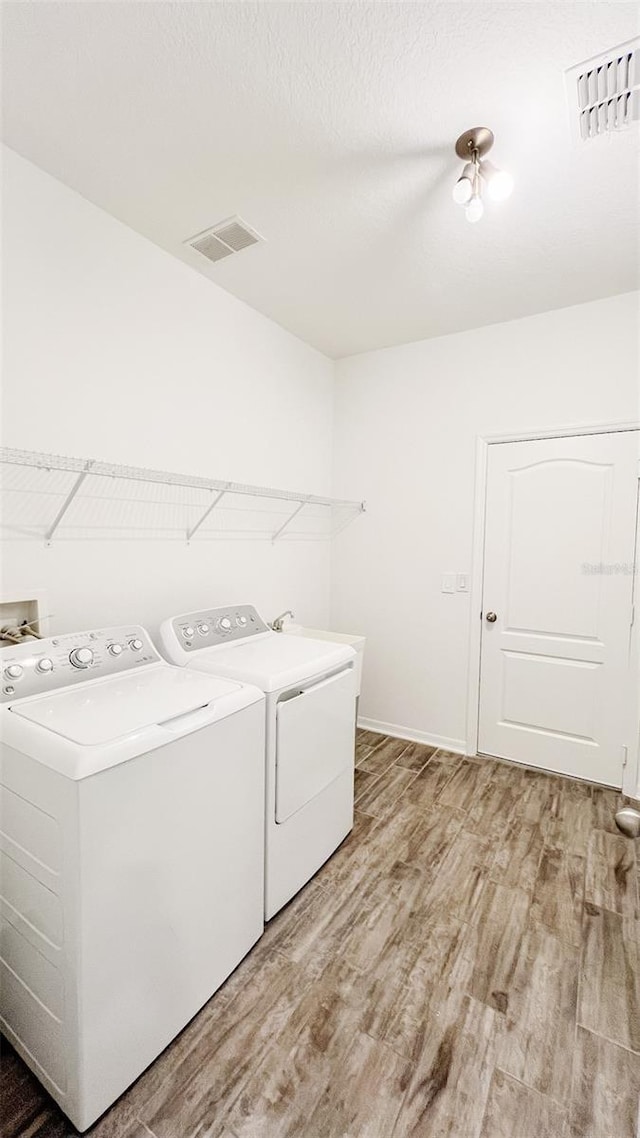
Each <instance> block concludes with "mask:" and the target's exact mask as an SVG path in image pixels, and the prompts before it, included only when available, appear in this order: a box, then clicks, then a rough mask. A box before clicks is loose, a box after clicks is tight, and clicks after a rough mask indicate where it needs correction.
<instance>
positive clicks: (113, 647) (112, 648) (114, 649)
mask: <svg viewBox="0 0 640 1138" xmlns="http://www.w3.org/2000/svg"><path fill="white" fill-rule="evenodd" d="M109 654H110V655H111V656H121V655H122V644H110V645H109Z"/></svg>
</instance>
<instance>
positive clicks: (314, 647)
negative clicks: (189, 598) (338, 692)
mask: <svg viewBox="0 0 640 1138" xmlns="http://www.w3.org/2000/svg"><path fill="white" fill-rule="evenodd" d="M355 658H356V654H355V652H354V650H353V648H350V647H348V646H347V645H346V644H336V643H333V642H331V641H328V640H311V639H310V638H307V637H304V638H303V637H298V636H283V635H282V633H281V632H268V633H263V634H262V635H260V636H251V637H248V638H247V639H246V640H238V641H235V642H230V643H229V644H221V645H217V646H215V647H213V648H201V649H200V650H199V651H197V652H191V653H189V657H188V659H189V664H190V666H191V667H192V668H194V669H195V668H198V669H202V670H203V671H207V672H217V673H218V675H222V676H229V677H231V678H232V679H234V680H240V681H241V682H243V683H246V684H255V686H256V687H258V688H260V689H261V690H262V691H264V692H273V691H280V690H281V689H282V688H285V687H287V686H288V685H289V684H297V683H301V682H303V681H304V680H308V679H312V678H313V677H315V676H320V675H323V674H324V673H326V672H329V671H332V670H333V669H334V668H340V667H346V666H347V665H348V664H349V663H351V662H352V661H353V660H355Z"/></svg>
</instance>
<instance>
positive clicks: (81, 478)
mask: <svg viewBox="0 0 640 1138" xmlns="http://www.w3.org/2000/svg"><path fill="white" fill-rule="evenodd" d="M92 466H93V462H92V461H91V460H89V461H88V462H86V463H85V468H84V470H83V471H82V474H79V475H78V477H77V478H76V480H75V482H74V484H73V486H72V487H71V489H70V491H69V493H68V494H67V496H66V498H65V500H64V502H63V503H62V505H61V507H60V509H59V510H58V513H57V514H56V516H55V518H54V519H53V521H52V523H51V525H50V526H49V529H48V530H47V532H46V534H45V535H44V543H45V545H51V539H52V537H53V535H54V533H55V532H56V530H57V528H58V526H59V525H60V522H61V521H62V519H63V517H64V515H65V514H66V512H67V510H68V509H69V506H70V505H71V503H72V502H73V499H74V498H75V496H76V494H77V493H78V490H79V489H80V487H81V486H82V483H83V482H84V480H85V478H86V477H87V474H89V473H90V472H91V467H92Z"/></svg>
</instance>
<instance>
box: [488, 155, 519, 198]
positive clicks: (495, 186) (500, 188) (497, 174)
mask: <svg viewBox="0 0 640 1138" xmlns="http://www.w3.org/2000/svg"><path fill="white" fill-rule="evenodd" d="M481 170H482V177H483V178H484V180H485V182H486V183H487V192H488V194H489V197H490V198H491V200H492V201H494V202H503V201H504V200H505V199H506V198H508V197H509V195H510V194H511V192H512V191H513V178H512V177H511V174H507V172H506V171H505V170H498V168H497V166H494V165H493V162H487V161H484V162H483V163H482V166H481Z"/></svg>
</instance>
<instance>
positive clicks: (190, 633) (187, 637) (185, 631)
mask: <svg viewBox="0 0 640 1138" xmlns="http://www.w3.org/2000/svg"><path fill="white" fill-rule="evenodd" d="M182 635H183V636H184V638H185V640H191V637H192V636H193V628H192V627H191V625H190V624H185V626H184V628H183V629H182Z"/></svg>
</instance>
